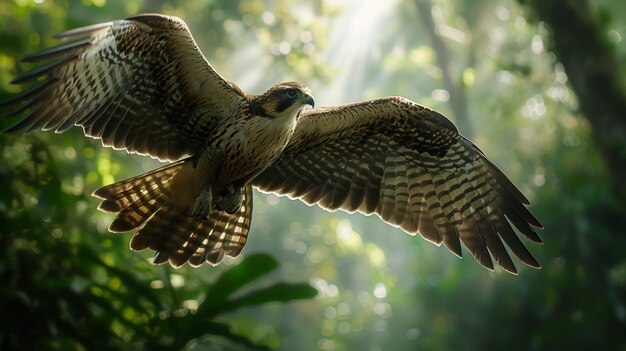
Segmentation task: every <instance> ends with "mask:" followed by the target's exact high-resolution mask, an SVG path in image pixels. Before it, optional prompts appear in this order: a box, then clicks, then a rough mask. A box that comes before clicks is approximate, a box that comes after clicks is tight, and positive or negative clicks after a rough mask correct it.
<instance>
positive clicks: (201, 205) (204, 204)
mask: <svg viewBox="0 0 626 351" xmlns="http://www.w3.org/2000/svg"><path fill="white" fill-rule="evenodd" d="M212 200H213V196H212V195H211V188H210V187H209V188H208V189H206V190H203V191H202V192H201V193H200V195H198V197H196V204H195V206H194V208H193V210H192V211H191V213H190V216H192V217H198V218H203V219H209V214H210V212H211V201H212Z"/></svg>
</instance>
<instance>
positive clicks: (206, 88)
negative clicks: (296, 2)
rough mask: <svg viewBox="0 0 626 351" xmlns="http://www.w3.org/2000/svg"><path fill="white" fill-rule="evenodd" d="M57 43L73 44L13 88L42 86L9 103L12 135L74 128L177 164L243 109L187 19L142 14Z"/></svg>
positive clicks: (42, 58)
mask: <svg viewBox="0 0 626 351" xmlns="http://www.w3.org/2000/svg"><path fill="white" fill-rule="evenodd" d="M56 37H57V38H59V39H63V40H65V41H67V42H66V43H64V44H62V45H60V46H57V47H54V48H51V49H48V50H45V51H43V52H40V53H38V54H35V55H32V56H30V57H27V58H25V59H24V61H26V62H37V63H42V62H46V63H44V64H43V65H41V66H40V67H38V68H35V69H33V70H32V71H29V72H26V73H24V74H22V75H21V76H19V77H17V78H16V79H15V80H13V83H16V84H22V83H31V82H33V81H37V84H35V85H34V87H32V88H31V89H29V90H26V91H24V92H23V93H21V94H19V95H17V96H15V97H13V98H11V99H9V100H7V101H5V102H3V103H1V105H3V106H4V107H8V108H9V109H11V111H9V112H8V113H6V115H7V116H15V115H19V116H21V118H19V120H18V121H17V123H15V124H14V125H13V126H12V127H9V128H8V129H7V131H31V130H35V129H43V130H54V131H56V132H57V133H61V132H63V131H65V130H67V129H68V128H70V127H72V126H75V125H76V126H81V127H83V130H84V132H85V135H87V136H89V137H92V138H96V139H101V140H102V144H103V145H105V146H111V147H114V148H123V149H126V150H127V151H128V152H131V153H139V154H147V155H150V156H152V157H154V158H158V159H161V160H176V159H180V158H181V157H183V156H185V155H189V154H193V153H194V152H195V151H196V150H198V148H199V147H201V146H202V142H203V141H205V140H206V135H207V133H210V131H211V130H212V129H213V127H214V126H215V125H216V123H218V122H219V121H220V119H223V118H226V117H227V116H230V115H232V113H233V112H234V111H236V110H237V109H238V108H239V107H240V106H241V104H242V103H243V102H244V101H245V97H244V93H243V92H242V91H241V90H240V89H239V88H237V87H236V86H234V85H233V84H232V83H229V82H227V81H226V80H224V79H223V78H222V77H221V76H220V75H219V74H218V73H217V72H215V71H214V70H213V68H212V67H211V66H210V64H209V63H208V62H207V61H206V59H205V58H204V56H203V55H202V53H201V52H200V50H199V49H198V47H197V45H196V43H195V41H194V40H193V37H192V36H191V33H190V32H189V29H188V28H187V26H186V25H185V23H184V22H183V21H182V20H180V19H179V18H176V17H168V16H163V15H139V16H135V17H130V18H128V19H126V20H120V21H114V22H109V23H102V24H96V25H92V26H88V27H84V28H79V29H74V30H70V31H67V32H64V33H61V34H59V35H57V36H56Z"/></svg>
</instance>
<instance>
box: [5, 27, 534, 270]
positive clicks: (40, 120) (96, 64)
mask: <svg viewBox="0 0 626 351" xmlns="http://www.w3.org/2000/svg"><path fill="white" fill-rule="evenodd" d="M57 37H58V38H60V39H63V40H65V41H66V42H64V43H63V44H62V45H60V46H57V47H55V48H52V49H48V50H45V51H43V52H41V53H39V54H35V55H33V56H30V57H28V58H26V59H25V60H24V61H27V62H44V63H43V64H42V65H41V66H40V67H39V68H35V69H34V70H32V71H30V72H27V73H25V74H23V75H21V76H19V77H18V78H16V79H15V80H14V81H13V82H14V83H18V84H22V83H28V82H31V81H36V84H34V86H33V87H32V88H30V89H28V90H26V91H25V92H23V93H21V94H18V95H17V96H15V97H13V98H11V99H9V100H7V101H5V102H3V103H2V106H4V108H7V109H8V112H7V113H6V115H7V116H20V117H19V118H18V120H17V122H16V123H15V124H14V125H13V126H11V127H9V128H8V129H7V131H9V132H16V131H32V130H37V129H43V130H54V131H56V132H63V131H65V130H67V129H68V128H70V127H72V126H80V127H82V128H83V131H84V133H85V135H87V136H89V137H92V138H96V139H100V140H101V141H102V144H103V145H104V146H110V147H113V148H116V149H125V150H127V151H128V152H130V153H139V154H142V155H149V156H151V157H154V158H157V159H160V160H163V161H173V162H172V163H170V164H168V165H166V166H164V167H161V168H159V169H156V170H154V171H152V172H148V173H145V174H142V175H139V176H137V177H135V178H132V179H128V180H125V181H122V182H119V183H115V184H112V185H109V186H106V187H103V188H101V189H98V190H96V191H95V192H94V196H96V197H98V198H100V199H102V203H101V204H100V207H99V209H101V210H103V211H108V212H118V215H117V217H116V218H115V220H114V221H113V222H112V223H111V226H110V228H109V229H110V230H111V231H113V232H124V231H130V230H135V229H136V233H135V235H134V237H133V238H132V240H131V244H130V246H131V248H132V249H134V250H144V249H152V250H155V251H156V252H157V255H156V256H155V259H154V262H155V263H162V262H166V261H169V262H170V263H171V264H172V265H173V266H180V265H182V264H184V263H185V262H189V263H190V264H191V265H194V266H197V265H200V264H202V263H204V262H205V261H206V262H210V263H212V264H216V263H218V262H219V261H220V260H221V259H222V257H223V256H224V255H229V256H233V257H235V256H237V255H238V254H239V253H240V252H241V249H242V248H243V246H244V244H245V242H246V238H247V235H248V231H249V229H250V222H251V215H252V187H253V186H254V187H256V188H258V189H259V190H261V191H265V192H274V193H277V194H279V195H287V196H289V197H290V198H297V199H301V200H302V201H304V202H306V203H308V204H315V203H317V204H319V205H320V206H322V207H323V208H325V209H328V210H331V211H334V210H338V209H341V210H344V211H348V212H361V213H364V214H372V213H375V214H377V215H378V216H379V217H380V218H382V219H383V220H384V221H385V222H387V223H390V224H391V225H394V226H397V227H400V228H402V229H403V230H405V231H406V232H408V233H410V234H416V233H419V234H420V235H422V236H423V237H424V238H426V239H427V240H429V241H431V242H433V243H435V244H437V245H439V244H441V243H443V244H444V245H445V246H446V247H447V248H448V249H450V251H452V252H454V253H455V254H456V255H458V256H461V242H462V243H463V244H464V245H465V246H466V247H467V248H468V249H469V250H470V252H471V253H472V254H473V255H474V257H475V258H476V259H477V260H478V262H480V263H481V264H482V265H483V266H485V267H487V268H489V269H493V262H492V257H493V259H495V261H496V263H497V264H498V265H500V266H501V267H503V268H504V269H505V270H506V271H508V272H512V273H515V272H516V268H515V265H514V263H513V261H512V259H511V257H510V256H509V253H508V252H507V249H506V248H505V245H504V244H506V246H508V247H509V249H510V251H511V252H512V253H513V254H514V255H515V256H517V257H518V258H519V259H520V260H521V261H522V262H524V263H525V264H527V265H529V266H531V267H536V268H538V267H540V265H539V263H537V261H536V260H535V259H534V258H533V256H532V255H531V254H530V252H529V251H528V250H527V249H526V247H525V246H524V244H523V243H522V241H521V240H520V239H519V238H518V236H517V234H516V233H515V231H514V230H513V228H512V227H511V225H510V224H509V221H510V223H512V224H513V225H514V226H515V227H516V228H517V229H518V230H519V232H520V233H522V234H523V235H524V236H526V237H528V238H530V239H531V240H533V241H536V242H541V240H540V239H539V237H538V236H537V234H536V232H535V230H534V227H541V224H540V223H539V221H538V220H537V219H536V218H535V217H534V216H533V215H532V214H531V213H530V212H529V211H528V209H527V208H526V205H528V200H527V199H526V198H525V197H524V196H523V195H522V194H521V193H520V192H519V190H517V188H516V187H515V186H514V185H513V184H512V183H511V182H510V181H509V180H508V179H507V178H506V176H505V175H504V174H503V173H502V172H500V171H499V170H498V168H497V167H496V166H495V165H493V164H492V163H491V162H490V161H489V160H488V159H487V158H486V157H485V155H483V154H482V152H481V151H480V150H479V149H478V148H477V147H476V146H475V145H474V144H472V143H471V142H470V141H469V140H467V139H465V138H464V137H463V136H461V135H459V133H458V132H457V130H456V128H455V126H454V125H453V124H452V123H451V122H450V121H449V120H447V119H446V118H445V117H443V116H442V115H440V114H438V113H437V112H435V111H432V110H430V109H428V108H426V107H423V106H420V105H418V104H416V103H414V102H412V101H410V100H408V99H405V98H401V97H389V98H382V99H377V100H372V101H364V102H360V103H356V104H350V105H343V106H337V107H330V108H318V109H305V106H306V105H313V98H312V97H311V95H310V91H309V90H308V88H307V87H306V86H304V85H302V84H299V83H295V82H287V83H280V84H276V85H274V86H273V87H271V88H270V89H269V90H268V91H267V92H265V93H263V94H261V95H250V94H247V93H245V92H243V91H242V90H241V89H240V88H238V87H237V86H236V85H235V84H233V83H230V82H228V81H226V80H224V79H223V78H222V77H221V76H220V75H219V74H218V73H216V72H215V71H214V70H213V68H212V67H211V66H210V64H209V63H208V62H207V61H206V60H205V58H204V56H203V55H202V53H201V52H200V51H199V50H198V48H197V46H196V44H195V42H194V40H193V38H192V36H191V34H190V32H189V30H188V28H187V27H186V25H185V24H184V22H182V21H181V20H180V19H178V18H175V17H168V16H162V15H140V16H135V17H131V18H129V19H126V20H121V21H114V22H109V23H103V24H96V25H93V26H89V27H84V28H79V29H75V30H71V31H68V32H65V33H62V34H60V35H58V36H57Z"/></svg>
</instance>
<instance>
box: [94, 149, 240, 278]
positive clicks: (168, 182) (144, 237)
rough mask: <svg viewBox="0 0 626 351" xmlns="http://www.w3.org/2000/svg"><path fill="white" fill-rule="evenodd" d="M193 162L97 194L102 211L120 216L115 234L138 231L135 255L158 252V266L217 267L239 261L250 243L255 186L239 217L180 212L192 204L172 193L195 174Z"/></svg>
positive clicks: (173, 165)
mask: <svg viewBox="0 0 626 351" xmlns="http://www.w3.org/2000/svg"><path fill="white" fill-rule="evenodd" d="M190 161H191V159H189V158H188V159H184V160H181V161H178V162H174V163H171V164H169V165H167V166H164V167H161V168H158V169H156V170H154V171H151V172H148V173H144V174H142V175H139V176H137V177H134V178H130V179H127V180H124V181H121V182H118V183H115V184H111V185H108V186H105V187H103V188H100V189H98V190H96V191H95V192H94V193H93V196H95V197H97V198H99V199H102V203H100V206H98V209H100V210H102V211H106V212H119V213H118V215H117V217H116V218H115V219H114V220H113V222H112V223H111V225H110V227H109V231H111V232H114V233H120V232H127V231H130V230H133V229H137V232H136V233H135V235H134V236H133V238H132V239H131V242H130V247H131V249H133V250H136V251H142V250H145V249H152V250H155V251H156V254H155V257H154V263H155V264H159V263H164V262H167V261H169V262H170V264H171V265H172V266H174V267H179V266H181V265H183V264H184V263H185V262H189V264H190V265H192V266H199V265H201V264H203V263H204V262H209V263H211V264H213V265H216V264H217V263H219V262H220V261H221V260H222V258H223V257H224V255H228V256H231V257H236V256H237V255H239V253H240V252H241V250H242V249H243V246H244V244H245V243H246V239H247V236H248V231H249V229H250V222H251V220H252V186H251V185H247V186H246V187H245V189H244V194H243V195H244V199H243V203H242V205H241V208H240V209H239V210H238V211H237V212H235V213H234V214H228V213H226V212H223V211H219V210H216V209H214V210H212V211H211V212H210V214H209V218H208V219H202V218H197V217H190V216H189V215H188V214H187V211H186V210H185V209H184V208H181V206H180V204H181V203H184V202H186V201H187V200H181V196H183V197H184V196H185V195H184V194H183V195H181V194H180V191H172V190H171V187H172V186H173V185H174V184H175V183H184V180H183V181H181V177H188V176H189V175H190V174H191V173H190V172H189V170H190V169H191V168H192V167H193V166H192V162H190ZM189 181H191V179H190V180H189ZM187 184H190V183H187Z"/></svg>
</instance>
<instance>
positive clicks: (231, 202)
mask: <svg viewBox="0 0 626 351" xmlns="http://www.w3.org/2000/svg"><path fill="white" fill-rule="evenodd" d="M242 202H243V195H242V194H241V188H239V187H235V191H234V192H232V193H228V194H227V195H225V196H224V197H222V198H221V199H220V200H219V201H218V202H217V209H218V210H220V211H226V212H227V213H229V214H233V213H235V212H237V211H239V208H240V207H241V203H242Z"/></svg>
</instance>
